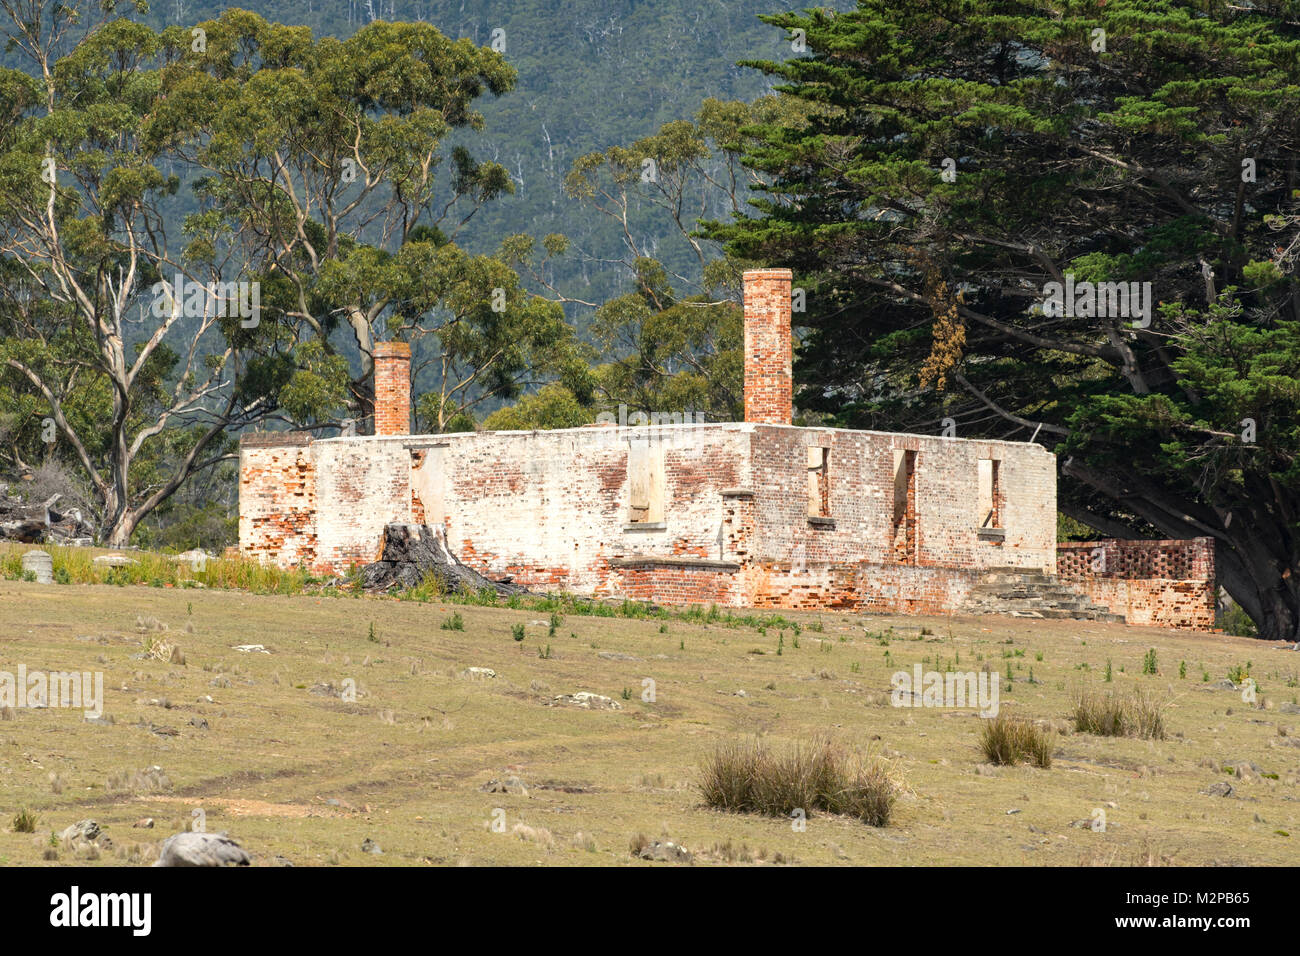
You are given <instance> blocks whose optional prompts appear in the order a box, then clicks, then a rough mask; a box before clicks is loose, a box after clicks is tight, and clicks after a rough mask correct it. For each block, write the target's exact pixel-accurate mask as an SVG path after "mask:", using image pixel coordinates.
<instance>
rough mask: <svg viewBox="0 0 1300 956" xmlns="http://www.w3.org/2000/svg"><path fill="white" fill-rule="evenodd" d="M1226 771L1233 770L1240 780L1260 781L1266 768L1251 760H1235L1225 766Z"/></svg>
mask: <svg viewBox="0 0 1300 956" xmlns="http://www.w3.org/2000/svg"><path fill="white" fill-rule="evenodd" d="M1223 769H1224V770H1231V771H1232V773H1233V776H1235V777H1236V778H1237V779H1238V780H1258V779H1259V778H1260V776H1261V775H1262V774H1263V773H1264V768H1263V767H1261V766H1260V765H1259V764H1257V763H1254V762H1253V761H1250V760H1233V761H1229V762H1226V763H1224V764H1223Z"/></svg>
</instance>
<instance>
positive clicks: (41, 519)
mask: <svg viewBox="0 0 1300 956" xmlns="http://www.w3.org/2000/svg"><path fill="white" fill-rule="evenodd" d="M8 490H9V489H8V487H7V486H5V485H0V539H5V538H7V539H9V540H10V541H19V542H22V543H23V544H42V543H45V542H50V543H53V544H65V543H72V542H74V541H77V540H81V539H88V538H90V537H92V536H93V534H94V528H93V527H91V525H90V523H89V522H87V521H86V520H85V519H83V518H82V517H81V512H80V511H77V510H75V509H74V510H72V511H68V512H61V511H55V510H54V504H55V502H57V501H58V500H59V498H61V497H62V495H54V496H52V497H50V498H47V499H46V500H45V501H42V502H28V501H24V500H23V499H22V498H20V497H15V496H12V495H10V494H9V493H8Z"/></svg>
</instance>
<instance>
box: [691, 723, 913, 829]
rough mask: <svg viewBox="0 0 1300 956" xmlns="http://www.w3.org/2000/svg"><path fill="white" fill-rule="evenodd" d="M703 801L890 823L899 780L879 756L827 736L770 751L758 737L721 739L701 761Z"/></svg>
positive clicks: (777, 813) (742, 809)
mask: <svg viewBox="0 0 1300 956" xmlns="http://www.w3.org/2000/svg"><path fill="white" fill-rule="evenodd" d="M699 786H700V791H701V793H702V794H703V795H704V801H705V803H707V804H708V805H709V806H711V807H713V808H715V809H718V810H727V811H730V812H732V813H761V814H764V815H766V816H774V817H789V816H791V815H793V814H794V812H795V811H796V810H802V811H803V812H804V814H805V815H808V816H811V815H812V812H813V811H814V810H820V811H822V812H824V813H834V814H843V815H845V816H851V817H854V818H856V819H858V820H861V821H862V822H863V823H866V824H867V825H869V826H873V827H883V826H888V825H889V819H890V815H891V813H892V812H893V807H894V802H895V800H897V798H898V795H899V793H901V792H902V790H903V784H902V782H901V780H900V779H899V778H898V776H897V775H896V774H895V773H894V772H893V771H892V769H891V768H890V767H889V766H888V765H887V764H885V763H884V762H883V761H881V760H879V759H877V758H866V757H862V756H860V755H858V754H856V753H851V752H849V751H848V750H846V749H845V748H843V747H841V746H840V745H838V744H836V743H835V742H834V741H832V740H831V739H830V738H828V737H817V738H814V739H813V740H812V741H810V742H808V743H805V744H794V745H793V746H791V747H789V748H787V749H786V750H784V751H780V752H777V751H773V750H772V749H770V748H768V747H767V746H766V745H764V744H763V743H762V742H761V741H757V740H754V741H742V742H730V743H723V744H719V746H718V748H717V749H716V750H715V751H714V752H713V754H711V755H710V756H709V757H708V758H707V759H706V760H705V762H704V767H703V771H702V774H701V779H700V784H699Z"/></svg>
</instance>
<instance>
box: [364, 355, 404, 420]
mask: <svg viewBox="0 0 1300 956" xmlns="http://www.w3.org/2000/svg"><path fill="white" fill-rule="evenodd" d="M371 355H372V357H373V358H374V361H375V434H376V435H409V434H410V433H411V346H410V345H408V344H407V343H406V342H376V343H375V350H374V352H373V353H371Z"/></svg>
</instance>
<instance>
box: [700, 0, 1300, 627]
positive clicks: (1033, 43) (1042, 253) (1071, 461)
mask: <svg viewBox="0 0 1300 956" xmlns="http://www.w3.org/2000/svg"><path fill="white" fill-rule="evenodd" d="M763 19H764V21H765V22H767V23H770V24H772V25H773V26H776V27H779V28H781V29H783V30H785V31H794V30H799V31H802V35H804V36H805V37H806V43H807V53H806V55H804V56H801V57H796V58H794V59H791V60H784V61H778V60H775V59H772V58H768V59H765V60H758V61H754V62H753V63H752V64H750V65H753V66H755V67H756V68H757V69H759V70H761V71H762V72H763V73H765V74H766V75H767V76H768V77H769V78H770V80H771V82H773V83H774V84H776V86H777V88H778V89H779V90H780V91H781V93H782V95H783V97H784V98H786V99H787V100H790V101H793V102H795V103H797V104H798V105H799V106H801V107H802V108H803V109H804V111H805V120H804V122H802V123H794V122H791V121H790V120H789V119H787V118H785V117H782V118H779V119H776V120H773V121H768V122H763V123H758V124H754V125H753V126H751V127H749V128H748V129H747V130H746V135H747V136H748V137H749V142H748V143H747V144H746V146H745V149H744V163H745V166H746V168H747V169H748V170H749V171H750V172H751V173H752V174H753V175H754V176H755V177H756V178H757V179H759V180H760V182H759V183H758V185H757V193H756V198H754V200H753V201H752V205H753V207H754V214H753V215H750V216H747V217H744V218H734V217H733V218H727V217H723V216H718V217H715V218H714V221H712V222H710V223H708V224H707V225H706V228H705V230H704V231H705V234H706V235H707V236H708V237H709V238H710V239H714V240H718V241H723V242H725V243H726V244H727V250H728V252H729V254H730V255H731V256H733V257H735V258H736V259H739V260H756V261H762V262H764V263H766V264H770V265H782V266H789V267H791V268H792V269H793V270H794V271H795V273H796V285H797V286H799V287H802V288H804V289H805V291H806V294H807V304H808V311H807V313H806V314H805V315H803V316H802V317H800V316H796V320H797V321H801V323H802V324H803V325H804V326H805V328H806V334H805V335H804V336H803V339H802V342H801V348H800V350H799V352H798V356H799V358H798V366H797V371H796V377H797V379H798V380H800V381H802V382H803V383H804V387H803V388H802V389H801V390H800V392H799V395H798V401H799V403H800V405H801V406H802V407H804V408H805V409H807V410H809V411H810V412H812V413H820V414H823V415H825V416H827V417H828V419H829V421H831V422H832V423H834V424H837V425H843V426H850V427H875V428H887V429H893V430H904V431H923V432H928V431H932V430H934V428H935V425H934V423H935V422H937V421H939V420H940V419H941V418H944V417H951V418H953V419H955V420H956V422H957V423H958V434H959V435H961V436H964V437H991V438H1020V439H1028V438H1029V437H1030V435H1031V434H1037V435H1038V438H1037V440H1038V441H1040V442H1043V443H1045V444H1047V445H1048V447H1052V448H1053V449H1054V450H1055V451H1056V452H1057V453H1058V454H1059V455H1060V456H1061V460H1062V482H1061V486H1060V489H1061V495H1060V500H1059V507H1060V509H1061V511H1062V512H1064V513H1065V514H1066V515H1067V516H1069V518H1071V519H1073V520H1074V521H1075V522H1080V523H1082V524H1084V525H1087V526H1088V527H1091V528H1095V529H1098V530H1099V531H1101V532H1102V533H1103V534H1104V535H1105V536H1107V537H1114V536H1124V537H1156V538H1189V537H1193V536H1201V535H1211V536H1213V537H1214V538H1215V539H1216V541H1217V544H1218V549H1219V559H1218V568H1219V571H1220V574H1221V575H1222V578H1223V580H1224V582H1225V585H1226V587H1227V589H1228V590H1229V592H1230V593H1232V594H1233V596H1234V597H1235V598H1237V600H1238V601H1239V602H1240V604H1241V605H1242V607H1243V608H1244V609H1245V611H1246V612H1247V614H1248V615H1249V616H1250V617H1251V618H1252V619H1253V620H1255V621H1256V622H1257V623H1259V624H1260V625H1261V627H1260V635H1261V636H1264V637H1273V638H1283V637H1286V638H1290V639H1292V640H1295V639H1297V638H1300V580H1297V579H1296V577H1295V576H1294V575H1291V574H1289V573H1286V574H1284V573H1283V571H1282V569H1284V568H1290V567H1294V566H1295V564H1296V562H1297V560H1298V559H1297V545H1296V544H1295V542H1296V541H1297V540H1300V537H1298V536H1297V531H1300V523H1298V522H1300V518H1297V516H1298V515H1300V459H1297V456H1296V455H1295V449H1296V448H1297V447H1300V384H1298V383H1300V306H1298V305H1297V303H1300V296H1298V295H1297V294H1296V281H1297V280H1296V278H1295V276H1296V273H1295V266H1296V264H1297V262H1300V241H1297V236H1300V194H1297V192H1296V190H1295V184H1294V183H1293V182H1292V181H1291V177H1290V176H1289V175H1288V174H1287V173H1286V172H1284V171H1285V170H1288V169H1290V168H1291V164H1292V160H1293V157H1294V152H1295V145H1296V144H1295V140H1294V135H1293V131H1292V130H1291V129H1290V128H1289V127H1288V126H1287V125H1286V122H1285V121H1284V120H1282V119H1281V118H1282V117H1287V116H1293V115H1295V114H1296V113H1297V112H1300V58H1297V56H1296V48H1297V43H1298V42H1300V31H1298V30H1297V28H1296V26H1295V20H1296V18H1295V17H1294V16H1292V15H1290V14H1289V13H1287V12H1286V11H1285V10H1283V9H1282V8H1267V9H1264V8H1260V9H1254V8H1252V10H1251V12H1250V14H1249V15H1246V16H1242V15H1241V14H1240V12H1239V11H1238V10H1237V9H1236V8H1235V7H1233V6H1231V5H1222V4H1221V5H1217V6H1214V5H1211V6H1210V7H1203V6H1195V7H1193V6H1191V5H1188V4H1187V3H1185V2H1180V0H1111V2H1108V3H1106V4H1105V5H1104V6H1097V5H1092V4H1084V5H1079V4H1073V5H1070V4H1067V6H1066V7H1065V8H1062V9H1057V8H1052V9H1050V10H1049V9H1048V8H1046V7H1044V6H1042V5H1040V4H1035V3H1031V4H1027V5H1026V4H1023V3H1018V2H1010V0H1006V2H1003V0H985V2H981V3H978V4H972V3H966V2H953V0H919V2H917V3H908V4H902V5H900V4H893V3H888V2H885V0H861V2H860V3H859V4H858V6H857V8H856V9H855V10H852V11H850V12H847V13H843V12H842V13H836V12H834V11H828V10H820V9H810V10H806V11H802V12H790V13H779V14H773V15H770V16H765V17H763ZM1094 28H1101V29H1104V30H1105V34H1106V49H1105V52H1099V51H1095V50H1093V49H1092V42H1093V34H1092V31H1093V29H1094ZM1243 159H1249V160H1251V161H1252V163H1253V169H1254V171H1255V175H1254V177H1253V179H1252V178H1251V177H1250V176H1249V175H1246V173H1248V170H1247V169H1246V167H1244V166H1243ZM945 160H951V163H945ZM945 169H947V170H950V172H951V174H950V175H943V173H944V171H945ZM953 174H955V175H953ZM1121 224H1122V225H1121ZM1066 273H1071V274H1073V276H1074V278H1075V279H1076V280H1077V281H1078V282H1080V283H1082V282H1085V281H1087V282H1094V281H1107V282H1138V283H1142V282H1149V283H1151V286H1150V289H1151V300H1149V301H1148V305H1149V306H1150V309H1151V311H1150V316H1149V318H1150V322H1149V323H1147V322H1146V321H1145V319H1146V318H1147V316H1145V315H1132V314H1129V315H1114V314H1110V315H1107V316H1104V317H1103V316H1098V315H1095V314H1094V313H1093V310H1091V309H1089V308H1088V305H1090V304H1091V303H1084V304H1083V305H1082V306H1081V307H1080V308H1079V309H1078V310H1072V311H1073V312H1074V314H1065V315H1059V316H1052V315H1048V314H1046V313H1045V300H1046V298H1047V284H1048V283H1049V282H1054V281H1063V279H1064V276H1065V274H1066ZM1139 288H1141V287H1139ZM1071 305H1072V306H1073V305H1074V303H1071ZM1134 320H1136V323H1137V324H1136V326H1135V323H1134ZM864 384H865V387H864ZM1247 420H1249V421H1247ZM1252 423H1253V432H1252ZM1059 534H1060V537H1062V538H1063V539H1069V538H1072V537H1076V536H1080V535H1081V532H1080V531H1079V529H1078V527H1077V526H1076V525H1073V524H1067V523H1065V522H1062V524H1061V527H1060V529H1059ZM1084 536H1094V535H1084Z"/></svg>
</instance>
